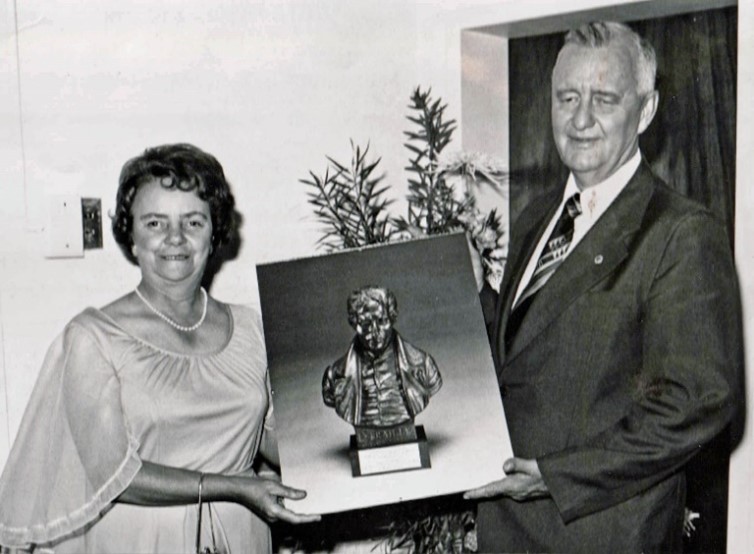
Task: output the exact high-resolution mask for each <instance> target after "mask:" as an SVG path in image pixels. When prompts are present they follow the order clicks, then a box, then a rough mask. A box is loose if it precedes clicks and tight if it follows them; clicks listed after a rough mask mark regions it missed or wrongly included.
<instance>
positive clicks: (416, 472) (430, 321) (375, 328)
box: [257, 233, 512, 514]
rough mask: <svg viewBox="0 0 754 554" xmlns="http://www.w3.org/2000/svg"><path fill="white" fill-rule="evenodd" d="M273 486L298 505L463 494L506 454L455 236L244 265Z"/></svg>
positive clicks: (325, 506) (498, 472)
mask: <svg viewBox="0 0 754 554" xmlns="http://www.w3.org/2000/svg"><path fill="white" fill-rule="evenodd" d="M257 276H258V280H259V291H260V299H261V307H262V319H263V323H264V332H265V341H266V347H267V357H268V361H269V369H270V380H271V385H272V390H273V407H274V411H275V421H276V429H277V436H278V444H279V450H280V460H281V469H282V473H283V481H284V482H285V483H286V484H288V485H290V486H293V487H297V488H302V489H305V490H306V491H307V493H308V495H307V497H306V499H304V500H302V501H296V502H295V504H293V506H294V509H295V510H296V511H299V512H311V513H322V514H325V513H334V512H341V511H346V510H352V509H358V508H366V507H371V506H377V505H383V504H391V503H396V502H401V501H407V500H415V499H420V498H427V497H432V496H439V495H446V494H452V493H458V492H461V491H465V490H468V489H471V488H474V487H477V486H480V485H482V484H485V483H487V482H489V481H492V480H495V479H499V478H501V477H502V476H503V471H502V464H503V461H504V460H505V459H506V458H508V457H510V456H511V455H512V451H511V447H510V442H509V439H508V431H507V427H506V422H505V416H504V413H503V406H502V401H501V398H500V393H499V390H498V385H497V378H496V375H495V371H494V366H493V362H492V357H491V353H490V348H489V342H488V339H487V333H486V329H485V325H484V321H483V317H482V310H481V306H480V301H479V295H478V293H477V287H476V280H475V278H474V274H473V270H472V266H471V262H470V258H469V251H468V246H467V242H466V238H465V236H464V235H463V234H461V233H459V234H451V235H443V236H439V237H430V238H426V239H421V240H412V241H406V242H399V243H393V244H389V245H385V246H375V247H369V248H364V249H359V250H348V251H343V252H338V253H333V254H328V255H323V256H317V257H312V258H306V259H298V260H292V261H284V262H277V263H271V264H263V265H259V266H257Z"/></svg>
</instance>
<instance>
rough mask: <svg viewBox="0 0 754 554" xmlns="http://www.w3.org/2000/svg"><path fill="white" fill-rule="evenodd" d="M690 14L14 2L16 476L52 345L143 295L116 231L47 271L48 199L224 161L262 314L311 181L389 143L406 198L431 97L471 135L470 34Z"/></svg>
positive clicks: (0, 54) (8, 123)
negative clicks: (263, 266) (169, 167)
mask: <svg viewBox="0 0 754 554" xmlns="http://www.w3.org/2000/svg"><path fill="white" fill-rule="evenodd" d="M753 2H754V0H741V2H739V13H740V15H739V36H740V38H739V41H740V44H739V60H738V63H739V74H740V77H743V78H740V82H739V99H750V98H752V97H754V76H753V75H752V68H754V59H753V58H754V44H753V43H752V40H753V39H752V37H754V7H753V6H752V4H753ZM684 3H685V5H692V4H697V3H698V2H696V0H685V1H680V0H664V1H663V0H658V1H655V2H648V1H640V2H636V1H635V0H634V1H632V0H623V1H616V0H573V1H572V2H569V3H563V2H561V1H560V0H526V1H525V0H431V1H430V0H425V1H421V0H353V1H348V0H317V1H305V0H298V1H296V0H277V1H271V0H268V1H266V2H250V1H245V2H240V1H233V0H213V1H212V2H207V1H203V0H202V1H199V0H159V1H147V0H141V1H136V0H117V1H116V0H99V1H96V2H95V1H84V0H78V1H73V0H66V1H64V0H23V1H20V0H0V237H3V239H4V240H2V241H0V467H1V466H2V465H3V464H4V462H5V459H6V457H7V454H8V450H9V446H10V443H11V441H12V439H13V437H14V436H15V433H16V430H17V428H18V424H19V422H20V418H21V415H22V413H23V407H24V406H25V404H26V401H27V399H28V396H29V394H30V392H31V387H32V386H33V383H34V380H35V378H36V374H37V371H38V368H39V365H40V363H41V360H42V358H43V356H44V351H45V349H46V347H47V345H48V344H49V342H50V341H51V340H52V338H53V337H54V336H55V334H56V333H58V332H59V331H60V329H61V328H62V326H63V325H64V323H65V322H66V321H67V320H68V319H69V318H70V317H71V316H72V315H74V314H75V313H76V312H77V311H79V310H80V309H81V308H83V307H84V306H87V305H101V304H103V303H105V302H107V301H108V300H110V299H112V298H114V297H116V296H118V295H120V294H122V293H124V292H126V291H128V290H129V289H131V288H132V287H133V286H134V285H135V284H136V282H137V279H138V273H137V271H136V270H135V269H133V268H130V267H129V266H128V264H127V262H125V260H124V259H123V258H122V257H121V256H120V254H119V253H118V251H117V248H116V247H115V244H114V242H113V240H112V239H111V237H110V235H109V233H108V232H107V229H106V230H105V231H106V232H105V246H104V249H103V250H101V251H89V252H87V253H86V256H85V258H83V259H74V260H48V259H45V258H44V257H43V250H44V238H43V233H42V230H43V226H44V209H43V208H44V197H45V194H46V193H47V192H49V191H58V192H62V191H71V192H75V193H77V194H81V195H84V196H94V197H100V198H102V200H103V208H104V210H105V211H107V210H108V209H111V208H112V206H113V201H114V193H115V187H116V181H117V175H118V171H119V170H120V166H121V165H122V163H123V162H124V161H125V160H126V159H127V158H129V157H130V156H133V155H135V154H137V153H139V152H140V151H141V150H142V149H143V148H144V147H146V146H148V145H155V144H160V143H164V142H171V141H179V140H180V141H189V142H194V143H196V144H197V145H199V146H201V147H203V148H205V149H207V150H208V151H210V152H212V153H214V154H215V155H216V156H217V157H218V158H219V159H220V161H221V162H222V163H223V165H224V167H225V169H226V173H227V175H228V177H229V178H230V180H231V182H232V183H233V185H234V191H235V193H236V198H237V201H238V205H239V208H240V211H241V212H242V213H243V214H244V215H245V218H246V224H245V226H244V229H243V235H244V238H245V242H244V248H243V250H242V252H241V254H240V256H239V258H238V259H237V260H235V261H234V262H232V263H230V264H228V265H227V266H226V268H224V270H223V271H222V273H221V274H220V275H219V276H218V278H217V280H216V283H215V287H214V289H213V293H214V294H215V295H216V296H217V297H218V298H220V299H223V300H227V301H233V302H243V303H256V302H257V293H256V279H255V277H254V267H255V264H256V263H258V262H266V261H272V260H278V259H285V258H290V257H296V256H306V255H310V254H314V253H315V250H314V242H315V240H316V239H317V237H318V236H319V234H318V232H317V225H316V224H315V223H314V221H313V220H312V218H311V215H310V214H311V211H310V209H309V207H308V206H307V204H306V195H305V188H304V186H303V185H301V184H300V183H298V179H299V178H301V177H305V176H306V174H307V171H308V170H309V169H313V170H315V171H321V170H323V169H324V162H325V159H324V156H325V154H330V155H334V156H335V157H337V158H339V159H347V157H348V156H349V154H350V151H349V146H348V139H349V138H353V139H354V140H355V141H357V142H359V143H362V144H364V143H366V142H367V141H368V140H369V141H371V148H372V151H373V152H374V153H375V155H380V156H382V157H383V164H382V165H383V169H384V170H385V171H387V173H388V182H391V183H395V184H396V186H398V189H399V190H397V191H396V195H397V196H402V192H401V190H400V187H403V186H404V183H405V174H404V173H403V169H402V168H403V166H404V165H405V162H406V155H405V152H404V149H403V147H402V142H403V137H402V131H403V130H404V129H406V128H407V125H406V122H405V120H404V116H405V115H406V113H407V110H406V105H407V103H408V95H409V94H410V92H411V90H412V89H413V87H414V86H416V85H418V84H421V85H424V86H426V85H431V86H432V87H433V90H434V92H435V93H436V94H438V95H439V96H442V97H443V99H445V100H446V101H447V102H448V103H449V104H450V110H451V113H450V115H452V116H453V117H456V118H459V117H460V109H461V84H460V83H461V76H460V65H461V64H460V51H461V34H460V30H461V29H463V28H468V27H475V26H481V25H493V24H496V23H500V22H514V23H515V22H523V21H526V20H530V19H536V18H539V17H543V16H547V15H553V14H558V13H560V12H562V11H563V10H564V9H567V10H569V11H573V10H576V9H579V10H582V9H590V8H600V7H604V6H608V5H612V4H617V5H628V4H634V5H636V6H637V7H641V8H642V9H643V7H646V6H647V5H652V7H654V8H656V7H657V6H671V5H678V4H684ZM564 4H567V7H564ZM16 13H17V23H16V21H15V19H16ZM520 25H523V24H522V23H520ZM16 29H18V32H17V33H16ZM17 44H18V49H17V48H16V45H17ZM17 60H18V61H20V64H18V63H17ZM19 94H20V101H19ZM749 104H750V103H749V102H745V101H740V102H739V108H738V110H739V111H738V118H739V121H738V129H739V137H738V151H739V156H738V166H737V174H738V175H739V184H738V187H737V208H738V214H737V226H738V229H737V232H738V236H737V246H738V251H737V261H738V265H739V271H740V274H741V281H742V285H743V289H744V290H743V292H744V298H745V304H746V306H745V308H746V312H747V314H746V315H747V328H746V334H747V339H748V342H749V344H754V321H752V319H754V244H753V243H752V242H751V240H750V237H751V236H752V235H753V234H754V228H752V226H754V224H752V223H750V221H751V218H749V217H748V216H747V214H748V213H750V211H751V210H752V209H754V195H752V193H751V192H750V191H751V187H748V186H747V185H746V182H745V181H744V180H743V179H742V178H741V177H742V176H746V175H752V174H754V158H753V157H752V156H750V155H742V154H741V153H742V152H748V153H750V152H751V151H753V150H754V144H752V142H753V136H752V133H751V131H750V130H751V129H752V128H754V113H753V112H752V109H751V106H750V105H749ZM21 121H23V126H21V124H20V122H21ZM460 131H461V130H459V133H458V134H457V139H456V146H457V147H458V148H460V137H461V133H460ZM464 134H465V135H467V133H464ZM22 135H23V140H22ZM22 146H23V148H22ZM473 147H474V148H478V144H473ZM490 150H493V151H497V149H496V148H492V147H491V148H490ZM106 223H107V222H106V221H105V224H106ZM748 355H749V360H750V363H749V366H750V367H752V363H751V362H754V354H753V353H752V352H751V349H750V352H749V353H748ZM748 387H749V398H752V392H754V389H753V388H752V383H751V380H749V383H748ZM752 443H754V437H752V432H751V429H749V430H748V431H747V436H746V439H745V441H744V444H743V445H742V447H741V448H740V449H739V450H738V452H737V453H736V455H735V457H734V460H733V464H732V468H733V473H732V478H731V489H732V491H731V509H730V514H731V515H730V533H729V550H730V551H731V552H748V551H751V550H752V548H753V547H752V546H751V545H753V544H754V537H752V536H751V533H752V531H750V529H752V528H754V509H752V508H754V506H752V504H754V502H753V501H752V499H751V493H750V490H751V489H752V487H751V483H752V478H753V476H752V469H751V468H752V465H753V464H754V460H753V458H754V446H753V445H752Z"/></svg>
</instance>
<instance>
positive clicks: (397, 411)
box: [322, 286, 442, 427]
mask: <svg viewBox="0 0 754 554" xmlns="http://www.w3.org/2000/svg"><path fill="white" fill-rule="evenodd" d="M397 317H398V303H397V300H396V298H395V295H394V294H393V293H392V292H391V291H390V290H388V289H386V288H384V287H375V286H368V287H363V288H360V289H358V290H356V291H354V292H352V293H351V295H350V296H349V297H348V322H349V323H350V325H351V327H353V328H354V330H355V331H356V337H354V340H353V342H352V343H351V346H350V347H349V348H348V352H346V354H345V355H344V356H343V357H341V358H339V359H338V360H336V361H335V362H334V363H333V364H332V365H330V366H328V367H327V369H326V370H325V373H324V375H323V377H322V398H323V400H324V402H325V404H326V405H327V406H330V407H332V408H334V409H335V411H336V412H337V414H338V415H339V416H340V417H341V418H342V419H344V420H345V421H347V422H348V423H350V424H352V425H354V426H357V427H390V426H395V425H400V424H405V423H411V422H413V421H414V417H415V416H416V415H417V414H418V413H419V412H421V411H422V410H424V408H426V406H427V404H428V403H429V399H430V397H431V396H432V395H434V394H435V393H437V391H439V390H440V387H441V386H442V377H441V376H440V372H439V371H438V369H437V365H436V364H435V361H434V360H433V359H432V356H430V355H429V354H427V353H426V352H423V351H422V350H420V349H418V348H416V347H415V346H413V345H412V344H410V343H408V342H407V341H405V340H403V338H401V336H400V335H399V334H398V332H397V331H395V330H394V329H393V325H394V324H395V321H396V319H397Z"/></svg>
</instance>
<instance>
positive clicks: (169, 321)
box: [134, 287, 207, 333]
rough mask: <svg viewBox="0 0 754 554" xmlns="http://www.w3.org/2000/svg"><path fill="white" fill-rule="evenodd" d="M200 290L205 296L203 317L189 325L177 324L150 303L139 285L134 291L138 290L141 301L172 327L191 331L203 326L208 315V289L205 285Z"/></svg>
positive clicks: (137, 293)
mask: <svg viewBox="0 0 754 554" xmlns="http://www.w3.org/2000/svg"><path fill="white" fill-rule="evenodd" d="M200 290H201V291H202V295H203V296H204V307H203V308H202V317H200V318H199V321H197V322H196V323H194V324H193V325H191V326H188V327H187V326H184V325H179V324H177V323H176V322H175V321H173V320H172V319H170V318H169V317H168V316H166V315H165V314H164V313H162V312H161V311H160V310H158V309H157V308H155V307H154V306H152V304H150V303H149V300H147V299H146V298H144V295H143V294H141V291H140V290H139V287H136V288H135V289H134V292H136V296H138V297H139V298H141V301H142V302H144V304H146V306H147V308H149V309H150V310H152V311H153V312H154V313H155V314H156V315H157V316H158V317H159V318H160V319H162V320H164V321H166V322H167V323H168V324H170V326H171V327H173V328H175V329H178V330H179V331H183V332H184V333H190V332H191V331H196V330H197V329H198V328H199V327H200V326H201V324H202V323H204V318H205V317H207V291H206V290H204V287H201V288H200Z"/></svg>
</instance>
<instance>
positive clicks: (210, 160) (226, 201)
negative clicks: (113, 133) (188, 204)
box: [112, 144, 236, 265]
mask: <svg viewBox="0 0 754 554" xmlns="http://www.w3.org/2000/svg"><path fill="white" fill-rule="evenodd" d="M150 181H157V182H158V183H160V185H161V186H162V187H164V188H166V189H178V190H182V191H194V192H195V194H196V195H197V196H198V197H199V198H201V199H202V200H204V201H205V202H207V203H208V204H209V211H210V216H211V218H212V252H211V254H210V257H212V256H215V255H217V253H218V251H219V250H220V247H221V246H223V245H224V244H227V243H228V242H230V240H231V239H232V237H233V234H234V233H235V230H236V229H235V227H236V224H235V212H234V208H235V200H234V199H233V194H232V193H231V191H230V186H229V185H228V181H226V180H225V174H224V173H223V168H222V166H221V165H220V163H219V162H218V161H217V160H216V159H215V157H214V156H212V155H211V154H208V153H207V152H204V151H203V150H200V149H199V148H197V147H196V146H193V145H191V144H165V145H162V146H155V147H154V148H147V149H146V150H145V151H144V153H143V154H142V155H140V156H137V157H135V158H132V159H130V160H128V161H127V162H126V163H125V164H124V165H123V169H122V170H121V172H120V178H119V179H118V195H117V198H116V203H115V214H114V215H113V216H112V225H113V235H114V236H115V241H116V242H117V243H118V246H120V249H121V250H122V251H123V254H124V255H125V256H126V258H127V259H128V261H130V262H131V263H133V264H136V265H138V262H137V260H136V257H135V256H134V255H133V252H132V247H133V237H132V236H131V232H132V230H133V215H132V214H131V207H132V206H133V203H134V199H135V198H136V193H137V192H138V191H139V187H141V185H143V184H145V183H148V182H150Z"/></svg>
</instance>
